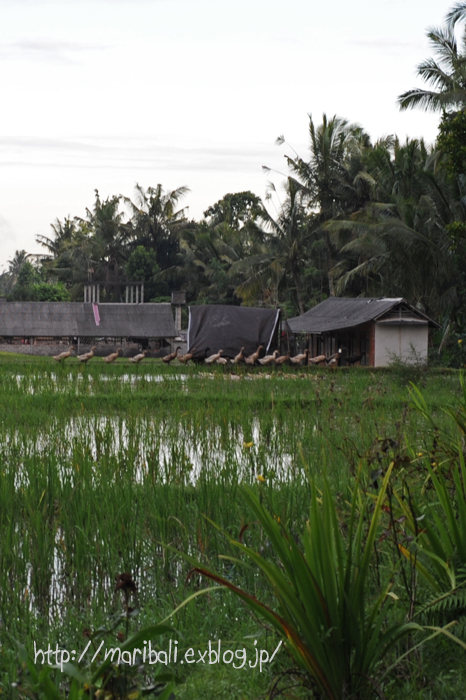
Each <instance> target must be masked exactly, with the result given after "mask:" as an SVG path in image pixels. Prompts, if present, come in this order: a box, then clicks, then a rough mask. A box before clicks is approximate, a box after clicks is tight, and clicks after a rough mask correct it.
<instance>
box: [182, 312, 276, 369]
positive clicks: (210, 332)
mask: <svg viewBox="0 0 466 700" xmlns="http://www.w3.org/2000/svg"><path fill="white" fill-rule="evenodd" d="M279 317H280V310H279V309H253V308H250V307H248V306H223V305H219V304H209V305H207V306H190V307H189V326H188V348H189V352H192V350H193V349H194V348H195V357H204V356H205V355H206V353H207V354H212V355H213V354H214V353H216V352H218V351H219V350H223V356H224V357H230V358H233V357H235V355H237V354H238V353H239V351H240V350H241V348H244V354H245V355H250V354H251V353H253V352H255V351H256V350H257V348H258V347H259V345H263V346H264V350H265V352H268V351H269V349H270V346H271V344H272V341H273V339H274V334H275V330H276V327H277V323H278V320H279Z"/></svg>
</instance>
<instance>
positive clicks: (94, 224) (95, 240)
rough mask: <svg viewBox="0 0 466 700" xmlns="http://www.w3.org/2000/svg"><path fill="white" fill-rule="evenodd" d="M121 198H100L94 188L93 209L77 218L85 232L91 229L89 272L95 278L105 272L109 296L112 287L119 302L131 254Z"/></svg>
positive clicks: (87, 210)
mask: <svg viewBox="0 0 466 700" xmlns="http://www.w3.org/2000/svg"><path fill="white" fill-rule="evenodd" d="M120 199H121V197H120V196H113V197H107V199H105V200H101V198H100V195H99V192H98V190H95V204H94V209H93V210H92V211H91V210H90V209H86V213H87V219H84V220H83V219H77V221H80V223H81V225H82V227H83V229H82V230H83V231H85V229H86V228H88V229H89V230H90V232H91V236H90V241H87V243H91V248H92V253H91V256H92V257H90V256H89V252H90V251H89V252H88V253H87V254H86V256H85V257H87V259H88V272H89V275H90V277H94V278H96V279H98V278H99V276H100V275H104V276H105V283H106V288H107V290H106V291H107V295H108V296H109V295H110V289H111V288H112V286H113V288H114V291H113V296H114V299H115V300H116V301H119V300H120V296H121V295H120V289H119V281H120V275H121V273H122V270H123V265H124V263H125V262H126V261H127V259H128V256H129V247H128V239H129V235H130V229H129V228H128V226H127V225H125V224H123V221H122V219H123V214H122V212H120V211H119V206H120ZM91 262H92V267H90V263H91ZM91 269H92V270H93V271H92V272H91Z"/></svg>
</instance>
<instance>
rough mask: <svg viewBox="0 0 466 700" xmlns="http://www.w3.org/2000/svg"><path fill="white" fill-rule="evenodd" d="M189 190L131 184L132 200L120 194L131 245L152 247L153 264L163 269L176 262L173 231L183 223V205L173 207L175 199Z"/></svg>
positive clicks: (176, 248)
mask: <svg viewBox="0 0 466 700" xmlns="http://www.w3.org/2000/svg"><path fill="white" fill-rule="evenodd" d="M188 192H189V189H188V188H187V187H178V189H176V190H172V191H171V192H164V191H163V188H162V185H157V187H148V188H147V189H146V190H144V188H143V187H141V185H138V184H137V185H136V187H135V194H136V197H135V202H133V201H132V200H131V199H130V198H129V197H124V196H123V195H122V196H121V198H122V200H123V201H124V203H125V204H126V205H127V206H128V208H129V210H130V213H131V224H132V237H133V239H134V243H135V245H136V246H137V245H143V246H145V247H148V248H151V249H153V250H155V252H156V254H157V264H158V265H159V267H160V269H161V270H166V269H167V268H168V267H171V266H173V265H175V264H176V254H177V253H178V242H177V235H176V234H177V232H178V231H179V229H180V227H181V225H182V224H184V223H186V208H183V209H179V210H177V206H178V202H179V201H180V200H181V199H182V198H183V197H184V196H185V195H186V194H187V193H188Z"/></svg>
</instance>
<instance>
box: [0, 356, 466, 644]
mask: <svg viewBox="0 0 466 700" xmlns="http://www.w3.org/2000/svg"><path fill="white" fill-rule="evenodd" d="M455 387H456V382H453V381H452V382H451V384H450V385H447V383H446V382H445V380H444V379H439V380H435V382H434V380H433V384H432V387H431V388H430V389H428V391H429V392H430V394H429V395H430V396H431V397H432V398H433V399H434V400H435V401H439V402H441V401H443V400H444V398H443V397H444V396H445V394H446V393H447V392H450V394H451V392H452V391H455V390H456V389H455ZM0 402H1V414H0V590H1V598H0V618H1V624H2V625H3V628H4V629H8V630H9V631H10V632H11V633H13V634H14V635H16V637H18V638H21V639H25V638H32V637H31V635H33V634H36V633H37V630H38V629H41V630H43V631H44V634H45V631H47V634H56V635H62V637H61V638H63V636H65V637H66V636H67V637H68V638H70V639H72V638H73V635H75V636H76V635H77V636H78V637H79V635H82V629H83V628H85V627H95V626H97V625H98V624H101V623H102V622H103V621H105V619H106V616H107V615H108V613H109V611H111V610H112V609H114V608H115V606H116V598H117V596H116V594H115V577H116V576H117V575H118V574H119V573H121V572H124V571H126V572H131V574H132V575H133V577H134V579H135V580H136V581H137V585H138V605H140V606H142V607H143V608H144V609H145V610H148V609H150V610H153V611H157V612H156V613H154V614H157V616H158V619H160V618H161V617H163V615H162V613H161V611H163V612H164V613H167V614H168V613H169V611H170V607H173V606H174V605H175V604H176V603H180V602H181V601H182V600H183V598H184V597H185V596H186V595H188V593H189V591H190V590H191V589H190V588H189V586H188V588H187V589H186V588H185V586H186V585H187V584H186V580H187V575H188V572H189V570H190V568H191V564H190V563H189V562H188V561H187V560H186V558H185V556H186V555H190V556H192V557H194V558H196V559H200V560H202V561H203V562H204V563H206V564H210V565H211V566H212V567H216V568H217V569H218V568H220V569H221V568H222V567H224V571H225V572H228V575H229V576H231V577H234V578H235V581H236V582H237V583H238V584H240V583H241V584H244V585H245V586H246V587H248V589H249V590H255V589H256V587H257V585H258V582H257V577H256V574H255V573H254V572H253V571H247V570H246V571H241V572H240V571H239V569H238V568H237V567H236V566H235V565H233V566H232V565H231V564H230V565H227V563H226V560H224V559H221V560H220V559H219V556H222V557H223V556H226V555H231V556H235V557H237V556H238V552H237V550H236V549H235V548H234V546H233V545H232V544H231V543H230V539H229V538H237V537H238V536H239V533H240V532H243V528H244V527H245V525H246V524H247V523H252V522H253V520H254V519H253V516H252V514H251V513H250V512H249V511H248V508H247V506H246V505H245V501H244V489H245V488H246V487H249V488H252V489H254V490H255V491H256V492H257V493H259V494H260V496H261V498H262V499H263V500H264V502H266V503H267V504H268V505H269V507H270V509H271V511H272V512H273V513H274V514H275V515H276V517H277V518H278V517H279V518H280V519H281V521H282V522H284V523H287V524H288V525H289V526H290V527H291V528H292V529H293V530H294V531H296V533H298V532H300V531H301V530H302V528H303V527H304V526H305V523H306V521H307V518H308V508H309V497H310V491H311V488H312V484H313V480H315V483H316V485H317V487H318V486H319V484H321V483H322V476H323V474H326V475H327V478H328V479H329V481H330V483H331V484H332V488H334V490H335V493H336V494H342V493H344V492H345V489H346V488H347V484H348V480H349V478H350V476H351V474H354V470H355V469H357V464H358V460H360V458H361V456H362V455H364V454H366V453H367V452H368V451H370V450H371V449H372V448H373V446H374V444H377V441H378V440H382V439H385V438H393V439H395V438H397V437H399V436H400V435H401V434H403V435H405V436H406V437H407V438H409V439H412V440H416V439H417V438H416V436H417V434H418V429H419V417H418V416H414V414H413V413H412V412H411V411H410V410H409V408H407V406H408V403H409V396H408V391H407V388H406V387H400V386H397V385H396V384H395V383H394V382H392V381H390V378H387V377H386V376H385V375H381V374H380V375H377V374H375V373H374V374H373V375H372V374H370V373H368V372H365V373H364V372H354V373H352V374H351V373H345V374H343V373H341V374H340V373H338V374H336V373H330V372H319V371H315V372H312V373H308V374H306V373H304V372H290V373H289V374H287V373H286V372H285V373H281V374H274V373H270V372H260V371H259V372H249V373H248V372H238V373H234V374H231V373H226V372H223V371H218V372H217V371H213V372H211V371H210V372H205V371H200V370H198V369H197V368H179V369H177V368H165V367H162V366H161V365H155V363H154V364H153V365H151V364H148V365H147V369H146V367H139V368H132V367H131V368H129V367H128V365H125V366H124V365H121V366H119V367H118V366H117V367H110V368H107V367H103V366H100V365H99V366H97V365H95V366H90V367H88V368H82V367H79V366H77V365H69V366H66V367H63V368H62V367H58V368H57V367H55V366H53V367H51V366H48V365H46V363H45V360H44V361H42V363H40V364H37V365H34V364H31V365H28V364H23V365H21V366H19V367H18V366H16V365H14V364H13V363H11V364H9V365H7V366H0ZM397 425H398V427H397ZM419 449H421V446H420V445H419ZM214 524H215V525H214ZM244 541H245V542H246V543H247V544H248V545H250V546H257V547H258V549H261V551H265V552H266V553H267V552H268V549H267V547H268V544H267V542H265V541H263V540H262V535H261V532H260V530H259V528H257V527H256V526H253V525H251V526H250V527H249V528H248V529H247V531H245V534H244ZM272 555H273V552H270V556H272ZM201 607H202V615H203V616H204V617H205V619H210V618H209V615H210V612H209V610H208V609H206V608H205V607H204V606H201ZM217 613H218V611H217ZM186 614H188V613H186ZM192 614H193V615H194V616H195V617H196V615H197V614H198V613H192ZM199 614H200V613H199ZM237 614H238V613H237V612H235V615H237ZM196 620H197V623H196V624H201V623H200V621H199V617H196ZM216 624H217V625H219V624H220V623H219V622H217V623H216ZM0 630H1V625H0Z"/></svg>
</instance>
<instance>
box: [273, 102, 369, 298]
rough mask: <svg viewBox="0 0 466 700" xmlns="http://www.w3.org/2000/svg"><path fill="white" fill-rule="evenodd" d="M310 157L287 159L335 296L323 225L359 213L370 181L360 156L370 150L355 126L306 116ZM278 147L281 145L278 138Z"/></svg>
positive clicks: (330, 253)
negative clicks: (320, 243)
mask: <svg viewBox="0 0 466 700" xmlns="http://www.w3.org/2000/svg"><path fill="white" fill-rule="evenodd" d="M309 136H310V151H311V157H310V159H309V160H308V161H306V160H304V159H303V158H301V157H300V156H299V155H298V154H297V153H295V154H294V156H293V157H290V156H287V162H288V166H289V167H290V169H291V171H292V173H293V175H294V176H295V185H296V187H297V188H298V189H299V190H300V191H301V193H302V197H303V200H302V202H303V204H304V205H305V206H307V208H308V211H309V213H310V215H311V217H312V220H313V226H314V228H316V227H317V229H319V227H320V230H321V234H322V237H323V240H324V243H325V249H326V257H327V275H328V291H329V293H330V295H334V294H335V288H334V282H333V275H332V269H333V254H334V250H333V246H332V242H331V239H330V237H329V235H328V233H327V230H326V229H325V227H323V224H324V223H325V221H328V220H329V219H333V218H335V217H337V216H340V215H342V214H343V212H346V213H347V214H349V213H351V212H353V211H356V210H358V209H359V208H360V207H361V206H362V205H363V203H364V202H365V201H367V199H368V198H369V196H370V187H371V181H370V178H368V177H367V174H366V173H364V172H363V169H362V153H363V151H364V149H366V148H368V147H369V146H370V141H369V137H368V136H367V134H366V133H365V132H364V131H363V130H362V129H361V127H359V126H358V125H356V124H349V123H348V122H347V121H346V120H345V119H342V118H341V117H337V116H334V117H332V118H331V119H328V118H327V115H326V114H324V115H323V118H322V124H320V125H319V126H316V125H315V124H314V121H313V119H312V117H311V116H309ZM278 143H279V144H281V143H284V138H283V137H280V138H279V139H278Z"/></svg>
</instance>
